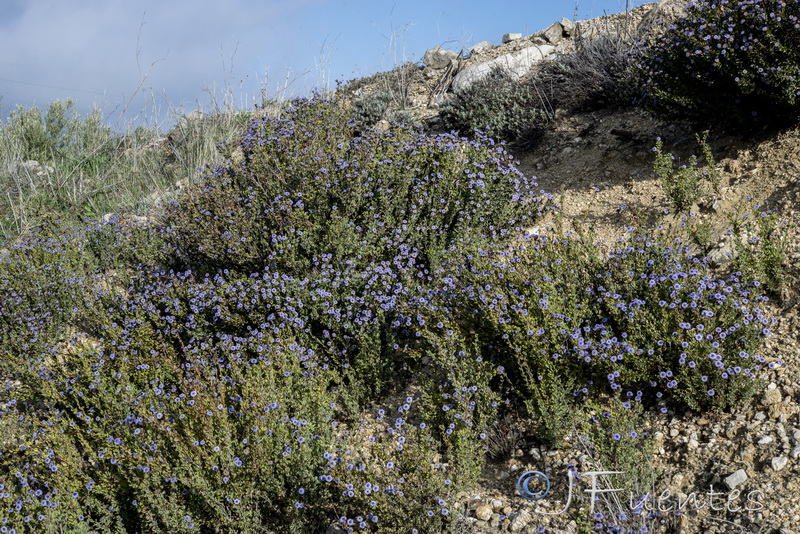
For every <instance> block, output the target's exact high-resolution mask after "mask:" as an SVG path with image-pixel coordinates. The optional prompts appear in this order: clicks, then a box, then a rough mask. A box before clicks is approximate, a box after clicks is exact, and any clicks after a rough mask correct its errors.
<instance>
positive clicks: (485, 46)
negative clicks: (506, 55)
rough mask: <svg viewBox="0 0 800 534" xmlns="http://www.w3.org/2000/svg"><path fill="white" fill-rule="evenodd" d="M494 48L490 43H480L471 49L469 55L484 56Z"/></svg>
mask: <svg viewBox="0 0 800 534" xmlns="http://www.w3.org/2000/svg"><path fill="white" fill-rule="evenodd" d="M491 48H492V43H490V42H489V41H481V42H480V43H478V44H476V45H474V46H471V47H469V53H470V54H471V55H473V56H476V55H478V54H482V53H484V52H486V51H487V50H489V49H491Z"/></svg>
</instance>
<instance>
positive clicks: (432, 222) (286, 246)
mask: <svg viewBox="0 0 800 534" xmlns="http://www.w3.org/2000/svg"><path fill="white" fill-rule="evenodd" d="M242 150H243V153H244V158H245V163H244V164H243V165H237V164H232V163H231V164H227V165H224V166H218V167H216V168H215V169H214V170H213V172H212V173H211V174H210V175H209V176H208V177H207V179H206V182H205V183H204V184H202V185H201V186H199V187H195V188H191V189H190V190H188V191H187V193H186V194H185V195H184V196H183V197H182V198H180V199H179V200H178V202H177V203H176V205H175V206H174V208H172V209H171V210H170V211H169V213H168V215H167V224H168V225H169V226H170V228H171V233H170V239H171V240H172V242H173V244H174V245H175V246H176V247H178V248H179V249H180V250H182V251H183V253H184V257H185V258H186V260H187V261H188V262H189V264H191V265H193V266H197V267H199V268H205V269H207V268H213V269H216V268H219V269H230V270H237V271H239V272H243V273H246V274H249V273H252V272H258V271H260V270H262V269H263V268H264V267H268V266H269V267H270V268H277V269H279V270H281V271H284V272H290V273H293V274H297V275H301V274H305V273H308V272H311V271H314V270H315V265H316V264H319V263H320V261H321V260H323V259H324V258H327V262H330V263H332V264H333V265H341V264H344V263H347V262H352V263H353V265H354V266H358V267H359V268H360V267H361V266H365V265H369V264H370V262H393V260H394V259H395V257H396V253H397V251H398V250H400V251H405V250H408V251H410V252H412V253H413V255H414V256H415V257H416V260H415V262H416V263H418V264H420V265H425V266H428V267H432V266H434V265H436V264H437V263H438V262H439V261H440V260H441V259H443V258H444V257H445V256H447V255H448V254H449V252H448V250H449V249H450V248H451V247H453V246H456V245H457V246H459V247H460V248H462V250H464V248H463V247H473V248H474V247H475V246H478V244H479V243H481V242H487V241H488V240H491V239H495V238H496V237H498V236H503V235H508V232H509V231H513V230H512V228H513V227H519V226H522V225H523V224H526V221H532V220H534V219H536V218H537V217H538V216H539V212H540V211H541V209H542V207H543V204H542V203H540V202H539V201H538V200H534V199H533V198H532V197H531V191H532V185H531V183H530V182H529V181H528V180H527V179H525V178H524V177H523V176H522V175H521V173H519V172H518V171H516V169H514V168H513V167H511V166H510V164H511V161H512V158H511V156H510V155H508V154H507V153H506V152H505V150H504V149H503V147H502V146H492V145H491V144H490V143H489V142H487V140H486V139H485V138H484V137H478V138H477V139H476V140H473V141H468V140H466V139H461V138H459V137H457V136H455V135H451V134H449V135H438V136H433V135H426V134H420V133H418V132H415V131H413V130H411V129H407V128H395V129H393V130H391V131H390V132H389V133H386V134H383V133H376V132H372V133H370V132H365V133H364V134H363V135H361V136H356V134H355V132H354V131H353V130H352V129H351V128H350V126H349V125H348V116H347V112H346V111H345V110H344V109H342V108H341V107H340V106H339V104H338V103H337V102H335V101H323V100H311V101H298V102H296V103H295V106H294V107H293V108H292V109H290V110H289V111H288V113H287V115H286V116H284V117H282V118H280V119H272V118H265V119H261V120H256V121H254V122H253V123H252V124H251V126H250V130H249V131H248V133H247V134H246V135H245V138H244V141H243V143H242Z"/></svg>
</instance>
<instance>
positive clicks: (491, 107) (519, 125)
mask: <svg viewBox="0 0 800 534" xmlns="http://www.w3.org/2000/svg"><path fill="white" fill-rule="evenodd" d="M551 112H552V109H551V108H550V106H549V103H548V102H547V101H546V99H545V97H544V94H543V93H542V92H540V91H539V90H538V89H537V88H536V86H535V84H534V83H518V82H516V81H514V80H512V79H511V78H509V77H508V76H507V75H505V74H504V73H502V72H501V71H495V72H493V73H492V74H491V75H489V76H487V77H486V78H484V79H482V80H479V81H477V82H475V83H472V84H470V85H469V86H467V87H465V88H463V89H461V90H458V91H454V92H453V93H452V95H450V97H449V98H448V99H447V100H446V101H445V102H444V103H443V104H442V105H441V106H440V107H439V117H440V118H441V120H442V125H443V126H444V128H446V129H448V130H456V131H458V132H460V133H462V134H464V135H473V134H474V132H475V131H477V130H480V131H482V132H486V133H488V134H489V135H492V136H495V137H497V138H498V139H503V140H507V141H519V140H522V141H524V140H525V139H535V138H536V136H535V135H531V130H534V131H535V130H538V129H540V128H542V127H543V126H544V125H545V124H546V123H547V122H548V121H549V120H550V119H551V118H552V113H551Z"/></svg>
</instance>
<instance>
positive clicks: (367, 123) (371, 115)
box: [351, 91, 392, 130]
mask: <svg viewBox="0 0 800 534" xmlns="http://www.w3.org/2000/svg"><path fill="white" fill-rule="evenodd" d="M391 103H392V95H390V94H389V93H384V92H383V91H378V92H377V93H373V94H371V95H368V96H365V97H362V98H360V99H358V100H356V101H355V102H354V103H353V110H352V112H351V116H352V118H353V122H354V123H355V127H356V128H357V129H358V130H364V129H366V128H369V127H371V126H374V125H375V124H377V123H378V121H380V120H381V119H382V118H383V116H384V115H385V114H386V110H387V109H389V104H391Z"/></svg>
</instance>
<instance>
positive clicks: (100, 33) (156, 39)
mask: <svg viewBox="0 0 800 534" xmlns="http://www.w3.org/2000/svg"><path fill="white" fill-rule="evenodd" d="M644 3H646V2H645V1H643V0H577V1H576V0H523V1H508V0H481V1H475V0H459V1H451V0H284V1H277V0H260V1H259V0H217V1H206V2H202V1H198V0H0V4H2V9H0V120H2V121H3V122H4V123H5V122H7V120H8V118H9V114H10V112H11V111H13V110H15V109H16V108H17V106H22V107H24V108H30V107H31V106H34V105H35V106H37V107H39V108H40V109H43V110H44V109H46V108H47V105H48V104H49V103H50V102H52V101H54V100H58V99H62V100H65V99H72V100H73V101H74V102H75V105H76V109H77V111H78V112H79V113H81V114H82V115H84V116H85V115H86V114H88V113H89V112H90V111H91V110H92V109H93V108H94V107H97V108H98V109H99V110H100V111H101V112H102V113H103V116H104V118H105V120H106V124H108V125H109V126H112V127H114V128H116V129H117V130H119V131H121V130H124V129H125V128H127V127H130V125H132V124H136V125H138V124H143V125H147V126H157V127H159V128H161V129H162V130H163V129H164V128H168V127H169V125H170V124H171V123H174V121H175V120H176V118H177V117H178V116H180V115H182V114H187V113H189V112H190V111H192V110H194V109H200V110H202V111H205V112H207V113H208V112H214V111H218V110H225V109H231V108H233V109H237V110H251V109H253V107H254V105H255V103H257V102H260V101H261V97H262V94H263V93H264V91H266V95H267V97H268V98H290V97H296V96H308V95H309V94H310V93H311V92H312V91H313V90H314V89H323V90H324V89H330V88H333V87H335V81H336V80H343V81H346V80H351V79H354V78H360V77H363V76H368V75H370V74H374V73H376V72H381V71H386V70H390V69H391V68H393V67H395V66H397V65H400V64H402V63H404V62H405V61H412V62H417V63H419V62H421V60H422V56H423V54H424V53H425V51H426V50H427V49H429V48H432V47H434V46H437V45H438V46H442V47H444V48H450V49H452V50H455V51H459V50H461V49H462V47H463V48H464V49H466V48H468V47H469V46H472V45H474V44H476V43H478V42H481V41H489V42H490V43H492V44H494V45H497V44H501V38H502V35H503V34H504V33H522V34H523V35H530V34H532V33H535V32H537V31H539V30H543V29H545V28H546V27H547V26H549V25H550V24H551V23H553V22H554V21H557V20H560V19H561V18H562V17H566V18H568V19H576V20H583V19H588V18H594V17H598V16H602V15H603V14H606V13H608V14H611V13H619V12H623V11H625V9H626V4H627V5H628V6H629V7H630V8H633V7H637V6H640V5H642V4H644Z"/></svg>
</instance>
